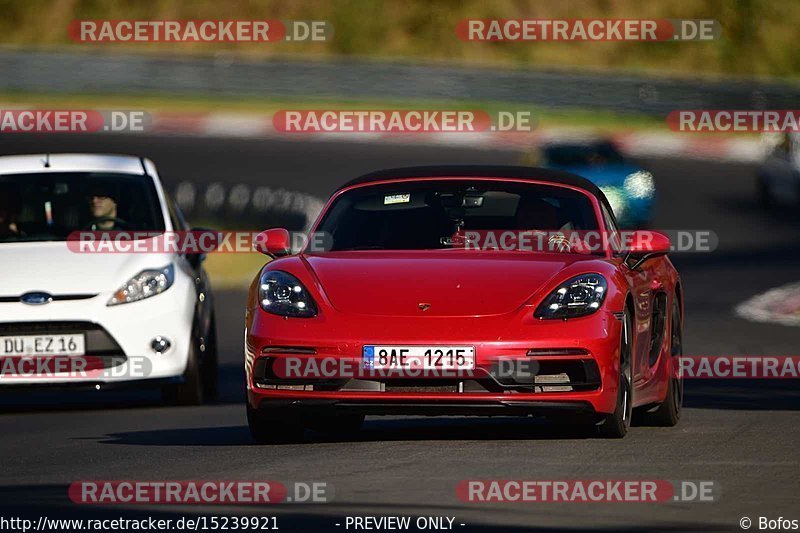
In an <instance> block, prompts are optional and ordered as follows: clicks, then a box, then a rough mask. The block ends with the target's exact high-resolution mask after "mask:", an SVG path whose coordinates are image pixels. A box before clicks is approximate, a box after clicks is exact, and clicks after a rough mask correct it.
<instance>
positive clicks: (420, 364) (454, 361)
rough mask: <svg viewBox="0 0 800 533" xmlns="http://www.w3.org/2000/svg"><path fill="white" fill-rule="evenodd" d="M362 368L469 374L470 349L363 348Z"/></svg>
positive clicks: (472, 356)
mask: <svg viewBox="0 0 800 533" xmlns="http://www.w3.org/2000/svg"><path fill="white" fill-rule="evenodd" d="M363 361H364V368H373V369H376V370H409V369H421V370H435V369H445V370H451V369H452V370H472V369H474V368H475V348H474V347H473V346H377V345H367V346H364V356H363Z"/></svg>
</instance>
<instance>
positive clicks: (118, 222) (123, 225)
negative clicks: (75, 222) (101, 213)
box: [86, 217, 128, 230]
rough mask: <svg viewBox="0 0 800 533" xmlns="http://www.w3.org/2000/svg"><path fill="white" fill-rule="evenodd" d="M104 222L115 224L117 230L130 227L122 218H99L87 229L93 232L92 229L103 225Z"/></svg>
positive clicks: (90, 223)
mask: <svg viewBox="0 0 800 533" xmlns="http://www.w3.org/2000/svg"><path fill="white" fill-rule="evenodd" d="M104 222H114V226H115V227H116V228H123V229H124V228H127V227H128V223H127V222H126V221H124V220H123V219H121V218H117V217H97V218H95V219H94V220H92V221H91V222H89V224H88V226H87V227H86V229H88V230H91V229H93V228H92V226H97V225H98V224H102V223H104Z"/></svg>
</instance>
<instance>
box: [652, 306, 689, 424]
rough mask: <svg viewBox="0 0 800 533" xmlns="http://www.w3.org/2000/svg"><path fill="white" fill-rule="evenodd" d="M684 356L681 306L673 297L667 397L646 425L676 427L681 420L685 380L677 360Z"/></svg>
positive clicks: (653, 412)
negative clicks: (678, 369) (676, 362)
mask: <svg viewBox="0 0 800 533" xmlns="http://www.w3.org/2000/svg"><path fill="white" fill-rule="evenodd" d="M682 354H683V331H682V328H681V306H680V303H679V302H678V298H675V297H673V302H672V318H671V325H670V361H669V382H668V384H667V396H666V398H664V401H663V402H662V403H661V404H659V405H658V407H656V408H655V409H653V410H651V411H650V412H648V413H646V414H645V423H646V424H648V425H652V426H667V427H672V426H675V425H676V424H677V423H678V421H679V420H680V419H681V409H682V407H683V378H681V376H680V375H673V374H676V373H677V372H676V370H677V368H678V365H676V364H675V361H676V360H677V358H679V357H680V356H681V355H682Z"/></svg>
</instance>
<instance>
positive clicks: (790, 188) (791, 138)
mask: <svg viewBox="0 0 800 533" xmlns="http://www.w3.org/2000/svg"><path fill="white" fill-rule="evenodd" d="M765 144H766V145H767V155H766V158H765V159H764V161H763V162H762V163H761V165H760V166H759V168H758V171H757V183H756V184H757V192H758V200H759V202H760V203H761V205H762V206H763V207H767V208H769V207H772V206H774V205H776V204H784V205H787V204H788V205H798V204H800V134H798V133H788V132H787V133H778V134H769V135H766V136H765Z"/></svg>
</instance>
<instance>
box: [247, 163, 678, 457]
mask: <svg viewBox="0 0 800 533" xmlns="http://www.w3.org/2000/svg"><path fill="white" fill-rule="evenodd" d="M310 236H311V238H309V239H308V241H307V242H306V244H305V245H304V247H303V249H302V250H301V251H300V252H299V253H296V254H294V255H292V254H291V252H290V249H291V247H290V235H289V233H288V232H287V231H286V230H283V229H271V230H267V231H265V232H263V233H262V234H261V235H260V239H261V240H260V245H259V248H260V249H261V251H263V252H264V253H267V254H269V255H271V256H273V257H275V258H276V259H275V260H273V261H271V262H269V263H268V264H266V265H265V266H264V267H263V268H262V269H261V271H260V272H259V274H258V275H257V276H256V278H255V279H254V280H253V283H252V284H251V286H250V292H249V295H248V300H247V310H246V325H245V327H246V329H245V337H246V346H245V352H246V354H245V355H246V362H245V369H246V373H247V415H248V422H249V426H250V430H251V433H252V435H253V437H254V439H255V440H256V441H258V442H275V441H286V440H296V439H298V438H301V437H302V435H303V430H304V429H305V428H306V427H310V428H321V429H323V430H332V431H341V430H355V429H357V428H358V427H360V425H361V423H362V422H363V420H364V416H365V415H396V414H402V415H521V416H528V415H535V416H547V417H552V418H555V419H559V420H570V421H572V420H575V421H582V422H584V423H587V424H592V425H595V426H596V427H597V431H598V433H599V435H601V436H605V437H623V436H624V435H625V434H626V433H627V431H628V428H629V426H630V422H631V418H632V416H633V414H634V410H635V412H636V414H637V416H638V415H641V418H642V420H644V421H648V422H649V423H652V424H656V425H665V426H673V425H675V424H676V423H677V422H678V419H679V417H680V413H681V403H682V396H683V384H682V381H681V380H680V378H679V374H678V373H676V372H673V371H672V370H673V368H675V366H676V365H675V362H676V361H677V358H678V357H679V355H680V353H681V337H682V335H681V332H682V317H683V312H682V311H683V308H682V301H683V296H682V288H681V283H680V278H679V276H678V273H677V272H676V270H675V268H674V267H673V265H672V263H671V262H670V260H669V259H668V258H667V256H666V254H667V252H668V251H669V249H670V243H669V239H668V238H667V237H666V236H665V235H663V234H660V233H657V232H652V231H634V232H629V233H624V232H620V231H619V230H618V229H617V225H616V221H615V219H614V214H613V212H612V209H611V207H610V205H609V203H608V201H607V200H606V198H605V196H604V195H603V193H602V192H601V191H600V190H599V189H598V188H597V187H596V186H595V185H593V184H592V183H591V182H589V181H588V180H585V179H583V178H580V177H578V176H575V175H572V174H568V173H565V172H560V171H553V170H547V169H539V168H527V167H488V166H477V167H476V166H446V167H416V168H405V169H395V170H387V171H380V172H375V173H371V174H368V175H365V176H362V177H359V178H356V179H354V180H352V181H350V182H348V183H346V184H345V185H343V186H342V187H340V188H339V189H338V190H337V191H336V192H335V193H334V194H333V196H332V197H331V198H330V200H329V201H328V203H327V204H326V206H325V208H324V209H323V210H322V213H321V214H320V216H319V218H318V220H317V221H316V223H315V225H314V227H313V228H312V233H311V234H310Z"/></svg>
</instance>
